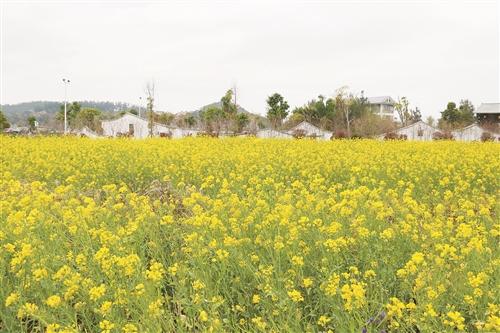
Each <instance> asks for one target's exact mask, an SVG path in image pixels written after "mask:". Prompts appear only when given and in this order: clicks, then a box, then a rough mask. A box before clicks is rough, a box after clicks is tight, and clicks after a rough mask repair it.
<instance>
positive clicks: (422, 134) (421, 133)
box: [417, 128, 424, 136]
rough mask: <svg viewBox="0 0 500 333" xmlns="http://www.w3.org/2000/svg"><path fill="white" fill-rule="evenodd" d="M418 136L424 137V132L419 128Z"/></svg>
mask: <svg viewBox="0 0 500 333" xmlns="http://www.w3.org/2000/svg"><path fill="white" fill-rule="evenodd" d="M417 135H418V136H424V130H423V129H421V128H419V129H418V131H417Z"/></svg>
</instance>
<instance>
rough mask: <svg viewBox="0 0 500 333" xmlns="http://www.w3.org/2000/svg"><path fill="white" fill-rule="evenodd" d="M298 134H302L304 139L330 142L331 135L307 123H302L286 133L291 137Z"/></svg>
mask: <svg viewBox="0 0 500 333" xmlns="http://www.w3.org/2000/svg"><path fill="white" fill-rule="evenodd" d="M298 132H302V133H304V135H305V136H306V137H312V138H318V139H323V140H330V139H331V137H332V134H333V133H332V132H330V131H325V130H322V129H321V128H319V127H316V126H314V125H313V124H311V123H308V122H307V121H303V122H301V123H300V124H298V125H297V126H295V127H293V128H292V129H290V130H289V131H287V133H288V134H290V135H292V136H293V135H294V134H296V133H298Z"/></svg>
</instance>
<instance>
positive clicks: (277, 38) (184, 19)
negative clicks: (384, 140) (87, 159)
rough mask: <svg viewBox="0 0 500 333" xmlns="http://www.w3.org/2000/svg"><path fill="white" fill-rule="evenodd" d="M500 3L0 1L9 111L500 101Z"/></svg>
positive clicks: (430, 106) (428, 107) (428, 106)
mask: <svg viewBox="0 0 500 333" xmlns="http://www.w3.org/2000/svg"><path fill="white" fill-rule="evenodd" d="M499 3H500V1H498V0H490V1H418V0H413V1H410V0H408V1H401V0H398V1H389V0H386V1H376V0H373V1H370V0H364V1H347V0H345V1H340V0H337V1H335V0H331V1H327V0H315V1H305V0H303V1H271V0H268V1H255V0H254V1H145V2H144V3H143V2H139V1H9V0H0V8H1V9H0V10H1V17H0V21H1V64H0V65H1V66H0V67H1V80H0V81H1V87H0V104H6V103H17V102H23V101H32V100H61V99H62V98H63V92H64V90H63V84H62V81H61V79H62V78H63V77H67V78H69V79H71V81H72V83H71V86H70V89H69V91H68V97H69V99H71V100H111V101H124V102H129V103H138V102H139V97H140V96H143V95H144V86H145V84H146V82H147V81H148V80H151V79H154V81H155V82H156V90H157V91H156V92H157V106H158V107H157V108H158V109H159V110H163V111H170V112H179V111H186V110H194V109H197V108H199V107H200V106H202V105H205V104H208V103H210V102H213V101H217V100H219V99H220V97H221V96H222V95H223V94H224V92H225V91H226V90H227V89H229V88H230V87H231V86H232V85H233V84H236V85H237V89H238V104H240V105H242V106H243V107H245V108H246V109H248V110H250V111H253V112H256V113H261V114H264V113H265V99H266V97H267V96H268V95H270V94H272V93H274V92H279V93H281V94H282V95H283V96H284V97H285V98H286V99H287V100H288V101H289V103H290V105H291V106H298V105H302V104H304V103H305V102H307V101H308V100H310V99H312V98H314V97H316V96H317V95H319V94H323V95H326V96H329V95H332V94H333V93H334V91H335V89H337V88H338V87H340V86H343V85H347V86H349V87H350V88H351V90H353V91H354V92H359V91H361V90H364V91H365V95H367V96H379V95H390V96H392V97H393V98H397V97H398V96H407V97H408V99H409V100H410V102H411V103H412V104H413V105H416V106H418V107H419V108H420V109H421V110H422V113H423V114H424V116H427V115H433V116H435V117H437V116H438V115H439V112H440V111H442V110H443V108H444V107H445V105H446V103H447V102H448V101H449V100H454V101H456V102H458V101H459V100H460V99H464V98H469V99H471V100H472V102H473V103H474V105H476V107H477V106H478V105H479V104H480V103H482V102H498V101H500V98H499V94H500V87H499V76H500V65H499V63H500V53H499V44H500V26H499V16H500V14H499V12H500V4H499Z"/></svg>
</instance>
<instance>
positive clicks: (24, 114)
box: [0, 101, 268, 127]
mask: <svg viewBox="0 0 500 333" xmlns="http://www.w3.org/2000/svg"><path fill="white" fill-rule="evenodd" d="M78 103H80V104H81V105H82V107H84V108H96V109H99V110H101V111H102V112H103V118H104V119H110V118H115V117H118V116H119V113H120V111H124V110H128V109H131V108H134V109H136V110H137V109H138V108H139V107H138V106H136V105H131V104H128V103H122V102H97V101H78ZM61 105H62V103H61V102H54V101H33V102H26V103H18V104H4V105H0V109H1V110H2V111H3V113H4V114H5V116H6V117H7V119H8V121H9V122H10V123H11V124H16V125H19V126H22V125H26V123H27V119H28V117H30V116H34V117H35V118H36V120H37V121H38V122H39V123H40V125H42V126H49V127H52V126H54V124H55V117H56V114H57V113H58V112H59V110H60V107H61ZM214 106H215V107H221V102H215V103H211V104H208V105H205V106H203V107H201V108H199V109H198V110H195V111H188V112H181V113H179V114H178V116H186V115H187V116H190V115H192V116H194V117H195V118H196V119H197V120H198V121H199V120H200V113H201V112H202V111H203V110H206V109H208V108H210V107H214ZM237 112H238V113H245V114H247V115H248V116H249V117H250V118H252V119H255V121H257V122H259V123H262V124H265V125H266V126H267V125H268V121H267V119H266V118H265V117H262V116H261V115H258V114H255V113H252V112H250V111H248V110H246V109H245V108H243V107H241V106H239V105H238V110H237Z"/></svg>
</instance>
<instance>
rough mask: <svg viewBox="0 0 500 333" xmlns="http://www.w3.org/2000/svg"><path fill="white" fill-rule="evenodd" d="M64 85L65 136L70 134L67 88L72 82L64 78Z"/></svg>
mask: <svg viewBox="0 0 500 333" xmlns="http://www.w3.org/2000/svg"><path fill="white" fill-rule="evenodd" d="M62 80H63V84H64V135H66V134H68V109H67V106H66V104H67V90H68V89H67V88H68V85H69V83H70V82H71V81H70V80H68V79H65V78H63V79H62Z"/></svg>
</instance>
